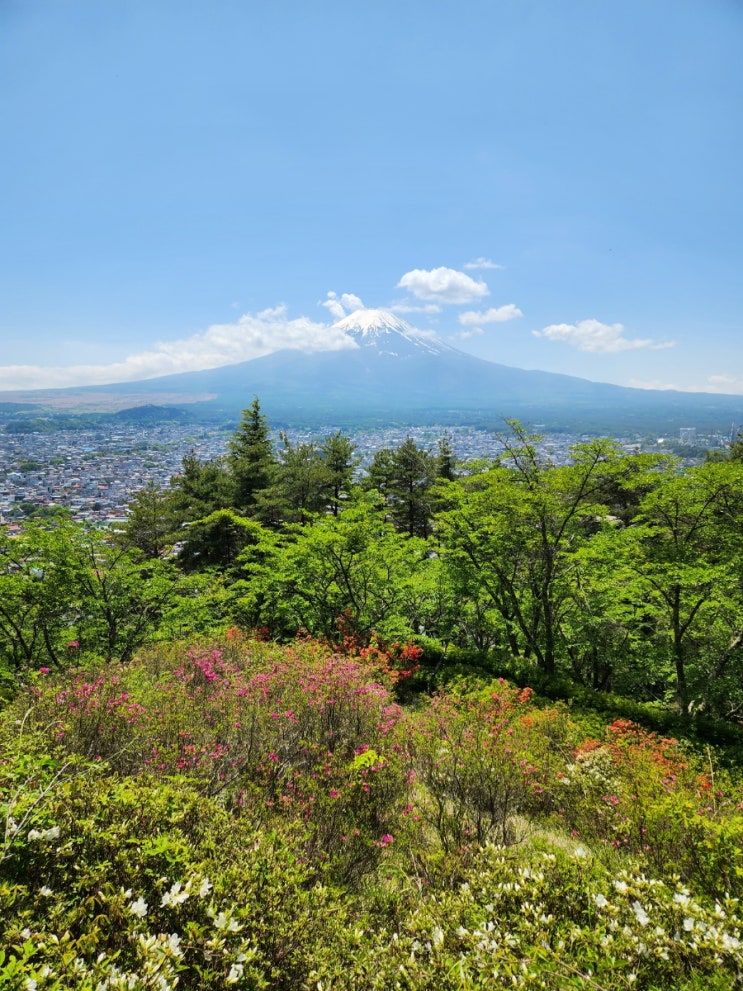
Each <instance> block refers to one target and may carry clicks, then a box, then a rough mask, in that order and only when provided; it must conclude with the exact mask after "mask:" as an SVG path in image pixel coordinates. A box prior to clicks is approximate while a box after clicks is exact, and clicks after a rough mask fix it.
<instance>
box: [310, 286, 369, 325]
mask: <svg viewBox="0 0 743 991" xmlns="http://www.w3.org/2000/svg"><path fill="white" fill-rule="evenodd" d="M327 295H328V298H327V299H325V300H323V302H322V303H320V306H324V307H325V308H326V309H327V310H329V311H330V313H331V315H332V316H334V317H335V319H336V320H342V319H343V318H344V317H345V316H346V314H348V313H354V312H355V311H356V310H363V309H364V304H363V303H362V302H361V300H360V299H359V297H358V296H357V295H356V294H355V293H352V292H344V293H342V294H341V296H340V297H339V296H338V293H335V292H329V293H328V294H327Z"/></svg>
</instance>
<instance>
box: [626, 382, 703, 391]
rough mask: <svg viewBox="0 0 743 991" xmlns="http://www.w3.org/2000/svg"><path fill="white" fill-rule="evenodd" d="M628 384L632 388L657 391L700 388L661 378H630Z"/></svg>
mask: <svg viewBox="0 0 743 991" xmlns="http://www.w3.org/2000/svg"><path fill="white" fill-rule="evenodd" d="M627 385H628V386H629V387H630V388H631V389H653V390H655V391H656V392H699V389H694V388H689V387H686V388H685V387H684V386H683V385H674V384H673V383H672V382H662V381H661V380H660V379H652V380H651V381H647V380H645V379H630V380H629V382H628V383H627Z"/></svg>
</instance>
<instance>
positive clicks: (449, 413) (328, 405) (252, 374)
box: [0, 310, 743, 433]
mask: <svg viewBox="0 0 743 991" xmlns="http://www.w3.org/2000/svg"><path fill="white" fill-rule="evenodd" d="M334 330H341V331H342V332H343V333H345V334H346V336H347V337H348V338H349V339H350V341H352V342H353V344H354V345H355V346H351V347H348V348H344V349H342V350H336V351H315V352H311V353H305V352H301V351H297V350H285V351H277V352H274V353H273V354H269V355H265V356H264V357H262V358H255V359H253V360H252V361H245V362H241V363H239V364H236V365H227V366H223V367H221V368H214V369H209V370H207V371H200V372H186V373H182V374H179V375H168V376H164V377H162V378H157V379H149V380H146V381H141V382H126V383H119V384H114V385H107V386H91V387H88V388H86V389H75V390H71V389H67V390H54V392H55V393H57V394H60V395H62V394H63V395H65V396H66V397H67V398H66V404H67V405H68V406H69V405H70V402H71V397H79V398H80V401H81V402H83V401H84V399H85V396H86V395H95V396H96V398H97V399H98V400H99V399H100V397H104V398H105V397H108V398H109V401H110V402H112V403H113V402H115V403H116V404H117V405H118V406H121V405H122V403H123V402H125V401H127V402H129V403H130V405H138V404H142V403H145V402H147V403H152V402H160V403H163V402H167V403H168V404H169V405H172V404H174V403H178V402H179V401H180V402H183V403H194V402H196V403H197V404H198V406H200V407H201V408H202V409H203V411H204V412H205V413H207V414H208V413H209V411H212V412H214V413H219V414H223V415H229V416H233V415H235V414H236V413H237V412H238V411H239V410H241V409H243V408H244V407H246V406H247V405H249V403H250V401H251V400H252V398H253V396H255V395H257V396H259V398H260V400H261V403H262V405H263V407H264V409H265V411H266V413H267V414H268V415H269V416H271V417H273V418H279V419H282V420H285V421H289V422H294V423H300V422H305V423H307V424H313V423H331V422H333V423H342V424H348V423H352V422H358V421H359V420H362V419H363V420H374V421H375V422H378V423H379V422H393V421H396V422H400V421H401V420H403V421H405V420H406V421H409V422H420V423H423V422H438V423H447V422H449V423H467V422H469V423H478V424H496V423H498V422H499V421H501V420H502V418H504V417H519V418H521V419H523V420H525V421H527V422H531V423H534V422H539V423H540V424H544V425H545V427H547V428H548V429H550V428H551V429H559V428H565V429H572V430H576V431H580V432H584V431H592V430H595V431H600V432H612V433H617V432H620V431H623V430H638V431H642V432H655V431H670V430H675V429H677V428H678V427H679V426H682V425H690V426H697V427H699V428H700V429H715V430H729V428H730V423H731V421H735V422H737V423H741V422H743V397H741V396H722V395H712V394H706V393H683V392H654V391H650V390H641V389H629V388H623V387H621V386H616V385H607V384H603V383H598V382H590V381H588V380H586V379H580V378H575V377H573V376H569V375H556V374H553V373H551V372H540V371H526V370H524V369H520V368H512V367H509V366H507V365H500V364H496V363H494V362H490V361H484V360H482V359H480V358H476V357H474V356H473V355H469V354H466V353H464V352H463V351H458V350H457V349H456V348H453V347H451V346H450V345H448V344H446V343H445V342H443V341H441V340H439V339H438V338H436V337H435V336H433V335H431V334H426V333H422V332H421V331H417V330H415V329H414V328H413V327H411V326H410V325H409V324H407V323H406V322H405V321H403V320H401V319H400V318H399V317H397V316H396V315H395V314H393V313H390V312H389V311H387V310H360V311H358V312H356V313H352V314H350V315H349V316H347V317H345V318H344V319H343V320H340V321H339V322H338V323H337V324H336V325H335V326H334ZM51 394H52V393H51V391H49V392H47V393H45V394H44V396H45V397H46V398H47V401H48V397H49V396H50V395H51ZM7 395H8V394H6V395H5V397H4V396H3V395H2V394H0V399H3V398H7ZM163 397H167V398H166V399H164V398H163ZM22 398H23V400H24V401H26V402H28V401H30V400H32V399H33V394H31V393H24V394H23V396H22ZM193 408H194V407H192V409H193Z"/></svg>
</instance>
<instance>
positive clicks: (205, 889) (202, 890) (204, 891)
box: [196, 877, 214, 898]
mask: <svg viewBox="0 0 743 991" xmlns="http://www.w3.org/2000/svg"><path fill="white" fill-rule="evenodd" d="M213 887H214V885H213V884H212V882H211V881H210V880H209V878H208V877H205V878H204V880H203V881H202V882H201V884H200V885H199V890H198V891H197V892H196V894H197V895H198V897H199V898H206V896H207V895H208V894H209V892H210V891H211V890H212V888H213Z"/></svg>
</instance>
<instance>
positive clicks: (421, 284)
mask: <svg viewBox="0 0 743 991" xmlns="http://www.w3.org/2000/svg"><path fill="white" fill-rule="evenodd" d="M397 288H398V289H407V290H408V292H411V293H412V294H413V295H414V296H415V297H416V299H423V300H428V301H430V302H433V303H455V304H456V303H475V302H477V301H478V300H480V299H482V298H483V297H484V296H489V295H490V290H489V289H488V287H487V285H486V284H485V283H484V282H476V281H475V279H473V278H472V277H471V276H469V275H467V273H466V272H458V271H457V270H456V269H454V268H445V267H444V266H443V265H442V266H440V267H439V268H432V269H424V268H414V269H413V270H412V271H410V272H406V273H405V275H403V277H402V278H401V279H400V281H399V282H398V283H397Z"/></svg>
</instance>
